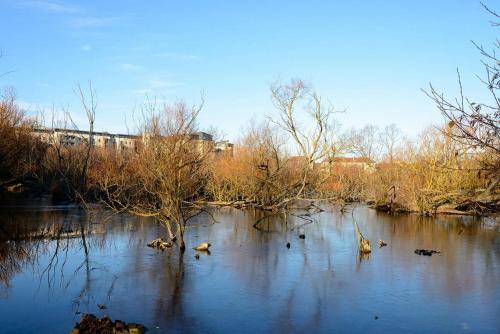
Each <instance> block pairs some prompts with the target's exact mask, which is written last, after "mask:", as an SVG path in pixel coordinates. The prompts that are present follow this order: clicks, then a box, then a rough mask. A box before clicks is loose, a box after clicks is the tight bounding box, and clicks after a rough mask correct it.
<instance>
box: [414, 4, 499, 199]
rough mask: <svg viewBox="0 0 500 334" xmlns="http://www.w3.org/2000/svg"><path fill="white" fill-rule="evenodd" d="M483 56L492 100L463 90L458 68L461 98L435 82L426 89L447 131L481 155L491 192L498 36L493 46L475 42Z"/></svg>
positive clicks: (495, 171) (495, 168) (495, 179)
mask: <svg viewBox="0 0 500 334" xmlns="http://www.w3.org/2000/svg"><path fill="white" fill-rule="evenodd" d="M483 7H484V8H485V9H486V10H487V11H488V12H489V13H490V14H491V15H492V16H493V21H492V22H491V24H492V26H494V27H498V26H500V16H499V14H497V13H496V12H495V11H493V10H491V9H489V8H488V7H486V6H485V5H484V4H483ZM473 44H474V46H475V47H476V48H477V50H478V51H479V53H480V55H481V57H482V60H481V62H482V64H483V66H484V69H485V76H484V77H483V78H479V80H480V81H481V83H482V84H483V85H484V87H485V88H486V89H487V91H488V93H489V96H490V97H491V101H490V102H479V101H474V100H472V99H471V98H468V97H466V96H465V94H464V90H463V85H462V79H461V76H460V73H459V71H458V70H457V74H458V85H459V96H458V98H454V99H449V98H447V97H445V96H444V94H443V93H442V92H440V91H438V90H437V89H436V88H435V87H434V86H433V85H432V84H430V85H429V90H424V92H425V94H427V96H428V97H430V98H431V99H432V100H433V101H434V103H435V104H436V106H437V108H438V109H439V111H440V112H441V114H442V115H443V116H444V118H445V119H446V120H447V123H448V128H447V129H446V130H445V133H446V135H447V136H449V138H451V139H452V140H454V141H456V142H459V143H460V144H462V145H465V146H466V147H468V150H467V152H466V154H469V155H471V154H472V155H478V156H479V157H481V161H480V163H481V165H482V170H483V171H485V172H486V173H487V174H488V175H489V176H490V177H491V183H490V186H489V187H488V189H487V193H489V192H490V191H491V190H492V189H494V188H495V187H497V186H498V184H499V182H500V97H499V95H498V94H499V91H500V58H499V57H498V54H497V52H498V51H500V41H499V40H496V41H495V43H494V44H493V49H492V50H487V49H486V48H484V47H483V46H482V45H478V44H477V43H475V42H473Z"/></svg>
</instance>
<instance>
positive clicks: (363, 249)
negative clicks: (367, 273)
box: [359, 239, 372, 253]
mask: <svg viewBox="0 0 500 334" xmlns="http://www.w3.org/2000/svg"><path fill="white" fill-rule="evenodd" d="M371 251H372V247H371V246H370V240H368V239H363V240H361V242H360V243H359V252H360V253H370V252H371Z"/></svg>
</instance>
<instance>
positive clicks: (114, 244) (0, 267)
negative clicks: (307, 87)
mask: <svg viewBox="0 0 500 334" xmlns="http://www.w3.org/2000/svg"><path fill="white" fill-rule="evenodd" d="M325 209H326V211H325V212H322V213H319V214H316V215H313V216H312V217H313V218H314V221H313V222H311V223H310V222H309V221H308V220H305V219H302V218H299V217H295V216H289V217H288V218H289V219H288V224H285V223H284V222H283V220H282V219H281V218H278V217H277V218H273V219H270V220H267V221H264V222H263V223H261V224H260V227H261V229H260V230H257V229H255V228H253V227H252V225H253V223H254V222H255V221H256V219H257V217H259V216H258V214H256V213H254V212H252V211H239V210H235V209H220V210H215V211H214V212H215V217H216V219H217V223H212V221H211V220H210V219H208V218H207V217H199V219H198V220H197V221H195V222H194V223H193V224H192V225H191V227H190V228H189V230H188V232H187V236H186V241H187V245H188V249H187V250H186V252H185V254H184V256H180V255H179V253H178V251H177V250H176V249H173V250H168V251H165V252H161V251H156V250H154V249H151V248H148V247H146V244H147V242H148V241H150V240H152V239H154V238H157V237H159V236H162V235H165V232H164V230H163V229H162V227H160V226H158V225H157V224H155V223H154V221H151V220H149V219H140V218H135V217H131V216H129V215H125V214H122V215H115V216H110V215H109V213H107V212H101V211H98V210H95V211H90V212H89V213H87V212H85V211H83V210H81V209H77V208H68V207H57V206H52V207H51V206H45V207H40V206H32V207H29V206H28V207H17V208H12V207H11V208H3V209H0V210H1V211H0V333H67V332H69V330H70V329H71V328H72V327H73V325H74V323H75V322H76V321H78V320H79V319H80V317H81V315H80V313H94V314H96V315H98V316H104V315H109V316H110V317H111V318H112V319H113V320H115V319H121V320H124V321H126V322H138V323H142V324H144V325H146V326H147V327H148V328H149V332H148V333H164V332H187V333H189V332H193V333H233V332H234V333H276V332H278V333H316V332H322V333H326V332H334V331H335V332H344V333H347V332H348V333H353V332H364V333H459V332H465V333H466V332H471V333H499V332H500V228H499V227H498V225H497V224H495V222H494V221H493V220H488V219H484V220H476V219H473V218H470V217H438V218H425V217H418V216H413V215H400V216H389V215H385V214H380V213H376V212H375V211H373V210H371V209H368V208H366V207H362V206H358V207H357V208H356V209H355V210H354V215H351V213H347V214H344V215H341V214H340V213H337V212H336V211H338V210H335V207H325ZM353 217H354V219H355V220H356V221H357V223H358V224H359V226H360V228H361V231H362V232H363V234H364V236H365V237H366V238H368V239H370V241H371V243H372V253H371V254H370V256H369V257H367V258H360V257H359V255H358V251H357V245H356V239H355V232H354V228H353V223H352V220H353ZM301 228H302V229H303V230H304V232H305V235H306V238H305V239H300V238H299V237H298V234H299V230H300V229H301ZM82 231H83V232H84V235H85V240H83V239H82V238H81V233H80V232H82ZM55 235H62V236H63V237H62V238H60V239H57V238H55V239H51V238H50V237H52V236H55ZM379 239H383V240H385V241H386V242H387V243H388V246H387V247H383V248H379V247H378V245H377V243H378V240H379ZM203 241H208V242H210V243H211V244H212V247H211V253H210V254H204V253H202V254H200V255H201V256H200V258H199V259H198V260H197V259H196V258H195V253H196V252H195V251H194V250H192V249H191V247H193V246H195V245H196V244H197V243H199V242H203ZM287 242H289V243H290V244H291V247H290V249H288V248H287V247H286V243H287ZM417 248H426V249H434V250H438V251H441V252H442V253H441V254H434V255H433V256H431V257H427V256H419V255H416V254H415V253H414V250H415V249H417ZM97 304H103V305H105V306H106V309H100V308H99V307H98V306H97Z"/></svg>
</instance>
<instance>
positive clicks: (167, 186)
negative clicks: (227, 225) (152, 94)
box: [99, 101, 213, 251]
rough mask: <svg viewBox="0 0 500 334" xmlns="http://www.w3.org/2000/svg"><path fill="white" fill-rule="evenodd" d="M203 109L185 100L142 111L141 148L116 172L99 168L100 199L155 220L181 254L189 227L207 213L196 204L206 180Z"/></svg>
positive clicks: (149, 106)
mask: <svg viewBox="0 0 500 334" xmlns="http://www.w3.org/2000/svg"><path fill="white" fill-rule="evenodd" d="M202 107H203V102H202V103H201V104H200V105H193V106H188V105H187V104H186V103H184V102H177V103H175V104H174V105H163V106H162V107H159V106H158V104H157V103H156V102H155V101H153V102H150V103H148V104H146V105H145V106H144V108H143V116H144V124H143V125H142V136H143V141H144V145H143V147H142V149H141V150H140V151H139V152H138V154H136V155H134V156H132V157H131V158H130V159H129V160H122V162H121V166H120V167H119V168H118V170H115V171H112V170H110V171H106V170H103V171H102V172H103V176H102V178H100V180H99V182H100V187H101V189H102V190H103V192H104V194H105V195H104V197H103V201H104V202H105V203H106V204H107V205H108V206H109V207H111V208H113V209H115V210H117V211H128V212H131V213H133V214H137V215H141V216H150V217H155V218H156V219H157V220H158V221H159V222H160V223H161V224H162V225H164V226H165V227H166V229H167V232H168V235H169V237H170V239H171V240H172V241H174V242H175V241H176V240H177V238H179V241H180V249H181V250H182V251H183V250H185V248H186V246H185V242H184V231H185V228H186V226H187V223H188V222H189V221H190V220H191V219H193V218H194V217H195V216H197V215H199V214H200V213H202V212H206V210H205V209H204V208H203V207H202V206H200V205H198V204H197V200H199V199H200V197H201V196H202V194H203V191H202V190H203V187H204V185H205V183H206V179H207V177H208V168H207V166H206V160H207V157H208V156H209V154H210V153H211V152H212V151H213V145H212V141H210V140H203V138H200V136H204V135H205V134H203V133H199V132H198V126H197V118H198V115H199V113H200V111H201V109H202Z"/></svg>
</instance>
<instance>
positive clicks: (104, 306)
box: [97, 304, 107, 310]
mask: <svg viewBox="0 0 500 334" xmlns="http://www.w3.org/2000/svg"><path fill="white" fill-rule="evenodd" d="M97 307H98V308H99V309H100V310H105V309H107V307H106V305H104V304H97Z"/></svg>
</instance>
